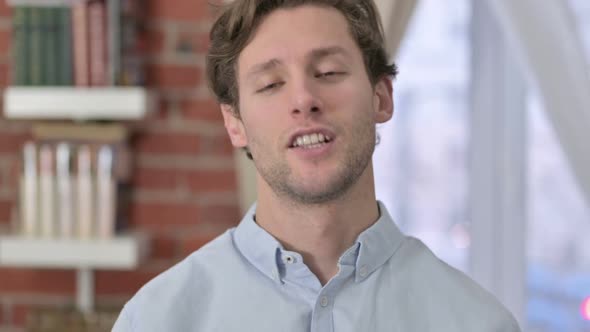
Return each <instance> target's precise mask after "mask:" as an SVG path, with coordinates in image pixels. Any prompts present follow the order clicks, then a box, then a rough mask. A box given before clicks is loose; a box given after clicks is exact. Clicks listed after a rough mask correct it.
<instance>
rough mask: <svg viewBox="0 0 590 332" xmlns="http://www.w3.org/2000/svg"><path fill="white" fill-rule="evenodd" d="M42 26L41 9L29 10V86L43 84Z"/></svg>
mask: <svg viewBox="0 0 590 332" xmlns="http://www.w3.org/2000/svg"><path fill="white" fill-rule="evenodd" d="M42 24H43V8H31V9H30V20H29V31H30V38H29V50H30V51H31V53H30V54H31V56H30V57H29V68H30V76H29V83H30V84H31V85H41V84H43V65H42V62H43V54H42V46H43V39H42V31H41V25H42Z"/></svg>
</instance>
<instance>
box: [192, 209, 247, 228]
mask: <svg viewBox="0 0 590 332" xmlns="http://www.w3.org/2000/svg"><path fill="white" fill-rule="evenodd" d="M200 212H201V214H200V216H199V220H200V222H201V223H203V224H205V223H206V224H214V225H218V226H220V227H222V228H228V227H233V226H235V225H237V224H238V223H239V222H240V220H241V216H240V209H239V207H238V206H237V205H227V206H225V205H212V206H206V207H202V208H201V211H200Z"/></svg>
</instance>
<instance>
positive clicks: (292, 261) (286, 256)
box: [283, 255, 296, 264]
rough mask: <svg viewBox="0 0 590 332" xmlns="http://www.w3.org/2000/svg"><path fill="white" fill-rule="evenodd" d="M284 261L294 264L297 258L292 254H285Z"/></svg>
mask: <svg viewBox="0 0 590 332" xmlns="http://www.w3.org/2000/svg"><path fill="white" fill-rule="evenodd" d="M283 262H285V264H293V263H295V262H296V259H295V257H293V256H291V255H285V256H283Z"/></svg>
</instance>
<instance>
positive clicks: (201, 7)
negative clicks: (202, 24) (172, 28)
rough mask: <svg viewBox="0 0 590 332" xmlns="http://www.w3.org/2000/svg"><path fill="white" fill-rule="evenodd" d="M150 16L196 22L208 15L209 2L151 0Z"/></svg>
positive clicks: (199, 0) (200, 0)
mask: <svg viewBox="0 0 590 332" xmlns="http://www.w3.org/2000/svg"><path fill="white" fill-rule="evenodd" d="M148 15H149V16H150V17H151V18H160V19H171V20H182V21H192V22H196V21H199V20H202V19H203V18H207V17H208V16H209V4H208V1H204V0H198V1H195V0H152V1H151V3H150V6H149V11H148Z"/></svg>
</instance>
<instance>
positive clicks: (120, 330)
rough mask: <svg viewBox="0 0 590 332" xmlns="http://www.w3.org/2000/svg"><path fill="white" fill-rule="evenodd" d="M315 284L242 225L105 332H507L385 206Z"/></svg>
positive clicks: (482, 297)
mask: <svg viewBox="0 0 590 332" xmlns="http://www.w3.org/2000/svg"><path fill="white" fill-rule="evenodd" d="M379 207H380V213H381V216H380V218H379V220H378V221H377V222H376V223H375V224H373V225H372V226H371V227H370V228H368V229H367V230H365V231H364V232H363V233H362V234H360V236H359V237H358V239H357V241H356V242H355V244H354V245H353V246H352V247H350V248H349V249H348V250H347V251H346V252H345V253H344V254H343V255H342V256H341V257H340V260H339V261H338V267H339V272H338V273H337V274H336V276H334V277H333V278H332V279H331V280H330V281H329V282H328V283H327V284H325V285H324V286H322V285H321V284H320V282H319V280H318V278H317V277H316V276H315V275H314V274H313V273H312V272H311V271H310V270H309V268H308V267H307V266H306V265H305V263H304V262H303V259H302V257H301V255H300V254H298V253H296V252H292V251H287V250H285V249H283V247H282V246H281V244H280V243H279V242H278V241H277V240H276V239H275V238H274V237H273V236H271V235H270V234H269V233H267V232H266V231H265V230H264V229H262V228H261V227H259V226H258V225H257V224H256V222H255V221H254V212H255V206H253V207H252V208H251V209H250V211H249V212H248V213H247V214H246V215H245V217H244V218H243V220H242V221H241V223H240V224H239V225H238V226H237V227H236V228H233V229H230V230H228V231H227V232H225V233H224V234H223V235H221V236H219V237H218V238H216V239H215V240H213V241H212V242H210V243H208V244H207V245H205V246H204V247H202V248H201V249H199V250H197V251H196V252H194V253H193V254H191V255H190V256H188V257H187V258H186V259H185V260H183V261H182V262H180V263H178V264H177V265H175V266H173V267H172V268H170V269H169V270H167V271H166V272H164V273H162V274H161V275H159V276H157V277H156V278H154V279H153V280H152V281H150V282H149V283H147V284H146V285H145V286H144V287H143V288H142V289H141V290H140V291H139V292H138V293H137V294H136V295H135V296H134V297H133V298H132V299H131V300H130V301H129V302H128V303H127V304H126V305H125V307H124V309H123V311H122V312H121V314H120V316H119V318H118V320H117V322H116V323H115V326H114V328H113V331H115V332H126V331H137V332H149V331H163V332H164V331H165V332H171V331H182V332H185V331H207V332H209V331H219V332H231V331H244V332H266V331H268V332H283V331H284V332H287V331H293V332H303V331H312V332H330V331H338V332H372V331H376V332H377V331H379V332H380V331H397V332H414V331H416V332H427V331H436V332H445V331H448V332H451V331H452V332H461V331H465V332H473V331H478V332H487V331H489V332H492V331H493V332H516V331H519V328H518V325H517V323H516V321H515V320H514V318H513V317H512V315H511V314H510V313H509V312H508V311H507V310H506V309H505V308H504V307H503V306H502V305H501V304H499V303H498V301H497V300H496V299H495V298H494V297H493V296H492V295H491V294H489V293H488V292H486V291H484V290H483V289H482V288H481V287H479V286H478V285H476V284H475V283H474V282H473V281H471V280H470V279H469V278H468V277H466V276H465V275H463V274H462V273H461V272H459V271H457V270H455V269H453V268H452V267H450V266H448V265H447V264H445V263H444V262H442V261H440V260H439V259H438V258H436V257H435V256H434V255H433V254H432V252H430V250H428V248H426V246H424V244H423V243H422V242H420V241H419V240H417V239H415V238H411V237H407V236H404V235H403V234H402V233H401V232H400V231H399V230H398V228H397V227H396V226H395V224H394V222H393V220H392V219H391V217H390V216H389V214H388V212H387V210H386V208H385V206H383V205H382V204H381V203H379Z"/></svg>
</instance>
